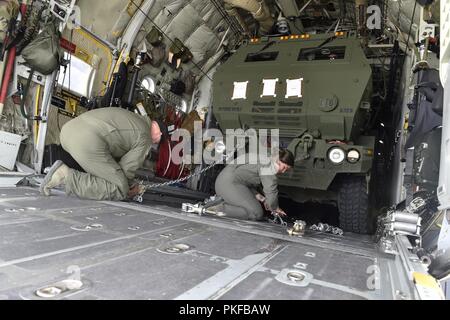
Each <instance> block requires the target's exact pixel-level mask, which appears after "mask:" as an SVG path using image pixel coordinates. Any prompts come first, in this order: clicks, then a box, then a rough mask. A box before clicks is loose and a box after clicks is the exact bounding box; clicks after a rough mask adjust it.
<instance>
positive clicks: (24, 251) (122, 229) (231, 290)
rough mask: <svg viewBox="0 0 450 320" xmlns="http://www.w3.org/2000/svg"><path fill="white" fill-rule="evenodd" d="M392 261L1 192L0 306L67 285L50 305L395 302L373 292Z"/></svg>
mask: <svg viewBox="0 0 450 320" xmlns="http://www.w3.org/2000/svg"><path fill="white" fill-rule="evenodd" d="M389 259H390V258H389V257H385V256H384V257H382V256H380V254H379V253H378V252H377V250H376V249H375V245H374V244H373V243H372V242H371V239H370V237H365V236H358V235H351V234H347V235H345V236H344V237H338V236H333V235H324V234H319V233H312V232H308V233H307V234H306V235H305V236H304V237H302V238H299V237H290V236H288V234H287V232H286V230H285V229H283V228H282V227H281V226H277V225H271V224H267V223H254V222H243V221H236V220H232V219H224V218H222V219H220V218H213V217H206V216H202V217H199V216H196V215H190V214H185V213H182V212H181V211H180V210H178V209H174V208H169V207H165V206H162V205H152V206H148V205H145V206H144V205H138V204H132V203H125V202H120V203H112V202H96V201H86V200H80V199H76V198H71V197H66V196H64V195H62V194H57V195H54V196H52V197H49V198H44V197H41V196H40V195H39V193H38V191H37V190H36V189H33V188H27V187H21V188H0V299H43V298H41V297H38V296H37V295H36V291H37V290H38V289H42V288H46V287H51V286H52V285H53V284H55V283H57V282H59V281H62V280H65V279H79V280H80V281H81V282H82V283H83V286H82V287H81V289H74V290H69V289H68V290H67V291H63V292H62V293H60V294H59V295H56V296H55V297H53V299H238V300H241V299H282V300H293V299H294V300H300V299H391V298H392V292H391V291H392V290H391V288H390V287H389V286H388V284H389V283H390V280H389V279H388V278H390V277H391V275H389V274H388V275H384V276H383V277H385V278H386V279H385V280H383V279H382V284H383V285H382V286H381V288H376V289H373V288H372V286H371V274H372V273H371V269H373V268H374V266H377V267H379V268H381V269H383V268H384V269H390V267H389V265H388V264H389V263H390V261H389ZM383 274H385V273H383ZM371 289H372V290H371Z"/></svg>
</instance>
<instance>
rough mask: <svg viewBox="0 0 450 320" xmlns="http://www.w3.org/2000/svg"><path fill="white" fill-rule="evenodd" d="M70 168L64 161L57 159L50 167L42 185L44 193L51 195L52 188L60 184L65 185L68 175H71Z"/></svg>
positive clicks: (41, 188)
mask: <svg viewBox="0 0 450 320" xmlns="http://www.w3.org/2000/svg"><path fill="white" fill-rule="evenodd" d="M69 170H70V168H69V167H68V166H66V165H65V164H64V163H63V162H62V161H60V160H58V161H56V162H55V163H54V164H53V166H52V167H51V168H50V171H49V172H48V173H47V175H46V176H45V179H44V182H42V184H41V187H40V189H39V190H40V192H41V194H42V195H45V196H47V197H48V196H50V190H51V189H53V188H56V187H58V186H60V185H64V184H65V181H66V177H67V176H68V175H69Z"/></svg>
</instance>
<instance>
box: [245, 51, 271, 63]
mask: <svg viewBox="0 0 450 320" xmlns="http://www.w3.org/2000/svg"><path fill="white" fill-rule="evenodd" d="M277 57H278V51H276V52H275V51H272V52H253V53H249V54H248V55H247V58H245V62H257V61H275V60H276V59H277Z"/></svg>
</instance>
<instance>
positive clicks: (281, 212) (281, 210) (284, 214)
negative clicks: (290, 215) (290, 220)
mask: <svg viewBox="0 0 450 320" xmlns="http://www.w3.org/2000/svg"><path fill="white" fill-rule="evenodd" d="M275 212H276V213H278V215H279V216H281V217H286V216H287V214H286V212H284V211H283V209H281V208H277V210H275Z"/></svg>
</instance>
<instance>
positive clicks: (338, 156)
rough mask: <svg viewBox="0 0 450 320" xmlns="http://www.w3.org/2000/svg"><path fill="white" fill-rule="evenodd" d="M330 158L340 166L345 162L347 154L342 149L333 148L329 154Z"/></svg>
mask: <svg viewBox="0 0 450 320" xmlns="http://www.w3.org/2000/svg"><path fill="white" fill-rule="evenodd" d="M328 158H329V159H330V161H331V162H333V163H334V164H340V163H342V162H344V160H345V152H344V150H342V149H341V148H338V147H336V148H332V149H331V150H330V152H328Z"/></svg>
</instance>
